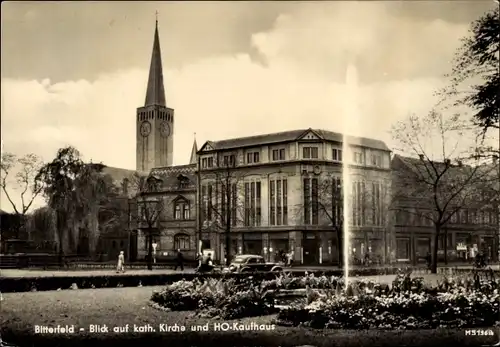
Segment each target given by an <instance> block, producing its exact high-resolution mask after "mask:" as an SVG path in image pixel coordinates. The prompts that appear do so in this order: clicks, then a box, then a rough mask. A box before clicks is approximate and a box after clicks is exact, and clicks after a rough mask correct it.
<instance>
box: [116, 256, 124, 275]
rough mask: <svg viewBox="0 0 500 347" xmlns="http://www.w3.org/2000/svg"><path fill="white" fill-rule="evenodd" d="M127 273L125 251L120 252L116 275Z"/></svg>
mask: <svg viewBox="0 0 500 347" xmlns="http://www.w3.org/2000/svg"><path fill="white" fill-rule="evenodd" d="M119 272H125V254H124V252H123V251H120V254H119V255H118V264H117V266H116V273H119Z"/></svg>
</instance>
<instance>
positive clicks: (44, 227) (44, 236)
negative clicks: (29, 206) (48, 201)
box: [27, 206, 56, 250]
mask: <svg viewBox="0 0 500 347" xmlns="http://www.w3.org/2000/svg"><path fill="white" fill-rule="evenodd" d="M27 224H28V228H29V229H30V230H31V231H30V234H31V235H33V241H35V244H36V246H37V247H38V248H42V249H44V250H53V249H54V242H55V240H56V230H55V226H56V220H55V213H54V211H53V210H52V209H51V208H50V207H48V206H44V207H40V208H37V209H36V210H34V211H33V212H32V213H30V214H29V216H28V221H27Z"/></svg>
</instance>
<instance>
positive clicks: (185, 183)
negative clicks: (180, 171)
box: [177, 175, 190, 188]
mask: <svg viewBox="0 0 500 347" xmlns="http://www.w3.org/2000/svg"><path fill="white" fill-rule="evenodd" d="M177 180H178V182H179V188H188V187H189V183H190V181H189V178H188V177H186V176H184V175H179V176H177Z"/></svg>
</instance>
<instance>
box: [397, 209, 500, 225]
mask: <svg viewBox="0 0 500 347" xmlns="http://www.w3.org/2000/svg"><path fill="white" fill-rule="evenodd" d="M434 218H435V217H434V215H433V214H432V212H422V211H416V210H414V211H398V212H397V213H396V224H399V225H420V226H432V225H433V223H434ZM497 223H498V212H496V211H493V210H490V211H488V210H487V211H481V210H480V211H478V210H476V209H460V210H458V211H457V212H455V213H454V214H453V215H452V216H451V217H450V218H449V220H448V224H481V225H484V224H486V225H488V224H489V225H496V224H497Z"/></svg>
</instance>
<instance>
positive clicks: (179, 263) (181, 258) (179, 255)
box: [174, 249, 184, 271]
mask: <svg viewBox="0 0 500 347" xmlns="http://www.w3.org/2000/svg"><path fill="white" fill-rule="evenodd" d="M178 267H180V268H181V271H184V256H183V255H182V253H181V250H180V249H178V250H177V261H176V263H175V269H174V270H175V271H177V268H178Z"/></svg>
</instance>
